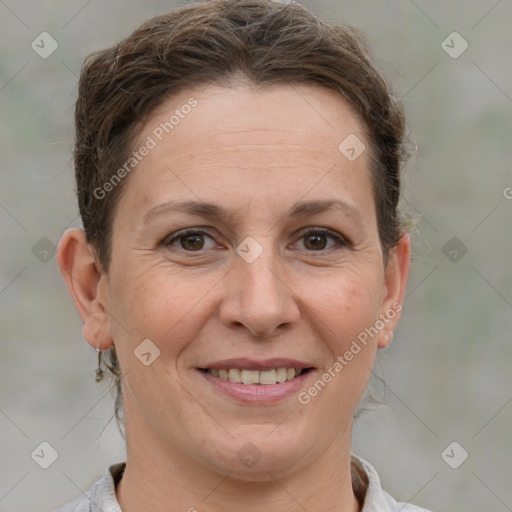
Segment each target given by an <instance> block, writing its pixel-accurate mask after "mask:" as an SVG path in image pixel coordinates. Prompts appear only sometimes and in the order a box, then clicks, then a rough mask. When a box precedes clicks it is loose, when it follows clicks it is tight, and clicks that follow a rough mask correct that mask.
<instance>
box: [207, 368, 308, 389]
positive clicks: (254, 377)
mask: <svg viewBox="0 0 512 512" xmlns="http://www.w3.org/2000/svg"><path fill="white" fill-rule="evenodd" d="M199 370H200V371H202V372H204V373H208V374H209V375H211V376H212V377H216V378H218V379H221V380H227V381H229V382H234V383H236V384H245V385H255V384H256V385H261V386H268V385H272V384H281V383H283V382H286V381H290V380H294V379H296V378H298V377H300V376H301V375H304V374H305V373H308V372H310V371H312V370H313V368H312V367H308V368H286V367H282V368H270V369H266V370H253V369H247V368H220V369H217V368H199Z"/></svg>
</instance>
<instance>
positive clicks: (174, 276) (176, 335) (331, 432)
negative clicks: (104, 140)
mask: <svg viewBox="0 0 512 512" xmlns="http://www.w3.org/2000/svg"><path fill="white" fill-rule="evenodd" d="M192 97H193V98H194V100H195V102H197V103H194V102H191V101H190V98H192ZM187 102H188V104H189V105H192V104H193V105H194V106H193V107H192V108H190V109H189V108H184V107H183V106H184V105H186V104H187ZM175 110H178V111H179V113H180V115H178V117H179V121H178V122H176V119H174V120H173V126H172V129H169V125H167V128H168V131H169V133H166V131H165V130H163V129H162V123H165V122H166V121H169V118H170V116H171V115H172V114H173V113H174V111H175ZM159 127H160V129H158V128H159ZM349 135H352V136H353V135H355V136H356V137H357V138H358V139H359V140H360V141H361V142H363V143H364V144H365V145H366V147H367V148H368V143H367V141H366V138H365V134H364V131H363V129H362V125H361V123H360V122H359V120H358V119H357V117H356V116H355V114H354V113H353V112H352V110H351V109H350V108H349V106H348V104H347V103H346V102H345V101H344V100H343V99H341V98H340V97H339V96H338V95H337V94H335V93H333V92H330V91H328V90H326V89H323V88H320V87H317V86H309V85H308V86H294V87H291V86H284V85H283V86H275V87H272V88H267V89H263V90H256V89H254V88H249V87H234V88H229V89H228V88H220V87H214V86H208V87H206V88H202V89H194V90H193V91H187V92H186V93H183V94H180V95H177V96H174V97H172V98H171V99H169V100H167V101H166V102H165V103H164V104H163V105H162V106H161V107H159V108H158V111H157V112H155V113H154V114H153V115H152V117H151V118H150V119H149V120H148V122H147V124H146V125H145V127H144V129H143V131H142V132H141V133H140V135H139V138H138V142H137V144H136V145H135V146H136V148H140V147H141V146H143V145H144V144H147V145H148V146H153V145H154V146H155V147H151V149H150V150H149V151H148V152H147V154H146V156H144V157H142V158H141V159H140V162H139V163H138V165H137V166H136V168H135V169H134V170H133V171H131V174H130V175H129V176H128V177H127V178H125V179H127V183H125V184H124V185H125V189H124V191H123V194H122V196H121V199H120V202H119V204H118V206H117V210H116V214H115V219H114V225H113V238H112V259H111V264H110V268H109V272H108V274H104V275H102V276H101V278H100V286H99V288H98V290H99V292H98V294H99V295H98V300H99V301H101V303H102V304H103V305H104V309H105V312H106V313H105V316H104V317H103V318H99V319H97V320H96V321H97V323H98V324H101V328H98V332H102V333H104V334H103V335H98V336H100V337H101V336H102V339H101V343H102V348H107V346H108V344H109V343H114V344H115V347H116V350H117V353H118V357H119V360H120V364H121V368H122V371H123V374H124V378H123V394H124V406H125V411H126V428H127V441H128V445H130V443H137V442H139V443H142V442H145V441H143V439H149V438H151V439H152V440H153V441H152V442H153V443H157V444H158V445H159V447H160V449H161V450H162V453H163V452H168V453H170V454H174V455H176V454H181V455H182V456H183V457H187V458H190V459H193V460H194V461H195V462H196V463H198V464H201V465H202V466H204V467H207V468H211V469H214V470H216V471H221V472H227V471H236V472H239V473H240V474H243V475H245V476H246V477H247V478H251V477H254V475H255V474H256V473H257V472H258V471H262V470H263V471H265V470H270V469H271V470H272V471H273V472H274V474H275V473H276V472H280V471H282V472H286V471H288V470H291V469H298V468H300V467H303V466H305V465H307V464H311V463H313V462H314V461H315V460H320V459H321V458H322V457H323V456H324V455H325V454H326V453H327V452H328V451H329V450H333V447H342V446H344V447H345V448H346V446H347V443H348V444H349V443H350V430H351V422H352V415H353V411H354V408H355V406H356V405H357V402H358V401H359V399H360V397H361V395H362V393H363V391H364V388H365V386H366V384H367V382H368V379H369V376H370V373H371V368H372V365H373V361H374V357H375V353H376V350H377V348H378V347H379V346H384V345H386V344H387V343H388V342H389V340H390V336H389V334H390V331H392V330H393V328H394V326H395V324H396V321H397V319H398V312H397V310H399V309H400V307H399V306H397V303H400V302H401V299H402V295H403V286H404V285H405V276H406V274H407V265H408V258H406V257H404V255H405V254H406V251H405V250H404V249H403V248H404V247H405V246H406V245H407V244H408V241H407V240H405V238H403V240H402V241H401V243H400V244H399V246H398V247H397V248H396V249H395V250H393V251H392V252H391V255H390V259H389V263H388V264H387V266H386V265H384V262H383V253H382V250H381V246H380V242H379V236H378V230H377V218H376V214H375V203H374V199H373V190H372V186H371V182H370V175H369V157H368V149H367V150H366V151H364V152H363V153H362V154H361V155H360V156H359V157H358V158H357V159H355V160H354V159H353V158H352V159H348V158H347V157H346V156H344V154H343V152H341V151H340V149H339V145H340V143H341V142H342V141H344V139H346V137H347V136H349ZM148 137H149V138H150V139H152V140H153V142H154V143H155V144H153V143H150V142H149V143H148V141H149V139H148ZM160 138H161V140H159V139H160ZM143 153H146V152H145V151H143ZM348 154H350V152H349V153H348ZM406 260H407V261H406ZM390 310H393V312H392V314H391V313H390ZM383 316H385V317H386V321H385V324H384V323H383V321H382V319H383ZM376 322H377V325H376ZM382 325H385V327H384V328H382ZM376 326H377V329H376V328H375V327H376ZM372 327H373V329H374V330H370V331H368V330H369V329H370V328H372ZM378 327H380V328H378ZM365 329H366V331H365ZM375 331H378V332H377V333H375ZM364 332H366V340H365V342H364V343H363V342H362V341H361V340H362V339H364V338H365V336H364V335H362V333H364ZM368 332H371V333H372V334H371V335H368ZM105 333H106V334H105ZM98 336H96V337H95V336H92V335H91V336H90V338H94V340H92V339H91V340H90V343H91V344H94V346H97V344H98V343H99V342H100V341H99V340H98ZM358 337H359V338H358ZM144 340H150V341H145V342H144V344H143V345H141V343H142V342H143V341H144ZM354 342H355V344H356V346H358V347H359V351H357V349H356V348H355V345H354ZM348 352H351V353H352V357H350V356H349V354H348ZM137 355H138V356H139V357H137ZM336 362H338V365H336ZM340 366H341V368H340ZM293 368H296V369H299V370H301V372H300V375H296V374H297V373H298V372H297V371H294V370H293ZM283 369H288V371H286V370H283ZM225 370H231V371H230V372H229V373H228V380H225V377H226V374H225ZM238 370H245V372H244V371H242V372H239V371H238ZM274 370H277V371H274ZM294 375H295V378H294ZM326 375H328V376H329V375H330V379H329V377H328V376H327V377H326ZM285 378H288V379H290V380H286V381H284V382H276V380H277V381H280V380H284V379H285ZM240 379H243V380H244V382H236V381H239V380H240ZM260 379H261V380H260ZM232 380H233V382H232ZM318 381H321V382H322V383H323V385H322V384H319V383H318ZM251 382H255V383H253V384H251ZM258 382H260V383H258ZM266 382H268V383H269V384H265V383H266ZM315 383H316V387H315ZM315 389H316V392H315ZM247 443H251V444H250V445H249V444H247ZM247 455H249V456H250V457H251V456H252V457H253V458H254V459H255V460H256V459H258V463H257V464H255V465H254V466H251V464H250V463H248V459H247Z"/></svg>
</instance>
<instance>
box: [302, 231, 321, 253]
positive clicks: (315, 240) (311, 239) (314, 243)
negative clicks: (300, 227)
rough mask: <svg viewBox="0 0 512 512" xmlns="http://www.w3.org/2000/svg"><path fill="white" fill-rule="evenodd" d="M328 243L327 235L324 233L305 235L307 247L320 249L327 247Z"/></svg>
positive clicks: (315, 249) (313, 249)
mask: <svg viewBox="0 0 512 512" xmlns="http://www.w3.org/2000/svg"><path fill="white" fill-rule="evenodd" d="M326 245H327V240H326V236H325V235H322V234H314V235H307V236H305V237H304V246H305V247H306V249H310V250H312V251H318V250H320V249H325V247H326Z"/></svg>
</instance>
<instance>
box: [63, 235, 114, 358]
mask: <svg viewBox="0 0 512 512" xmlns="http://www.w3.org/2000/svg"><path fill="white" fill-rule="evenodd" d="M56 259H57V264H58V266H59V270H60V272H61V274H62V277H63V278H64V281H65V282H66V285H67V287H68V290H69V293H70V294H71V297H72V299H73V302H74V303H75V307H76V309H77V310H78V313H79V314H80V317H81V318H82V322H83V335H84V338H85V340H86V341H87V343H89V345H91V346H92V347H94V348H99V349H100V350H106V349H108V348H109V347H111V346H112V345H113V340H112V336H111V334H110V328H109V315H108V309H107V298H106V296H105V294H104V293H102V288H103V287H102V286H100V285H101V284H102V281H103V280H104V279H106V276H105V274H102V273H101V270H100V269H99V268H98V266H97V264H96V261H95V257H94V253H93V252H92V251H91V249H90V247H89V245H88V243H87V240H86V237H85V232H84V231H83V230H82V229H70V230H68V231H66V232H65V233H64V235H63V236H62V238H61V240H60V242H59V246H58V248H57V255H56Z"/></svg>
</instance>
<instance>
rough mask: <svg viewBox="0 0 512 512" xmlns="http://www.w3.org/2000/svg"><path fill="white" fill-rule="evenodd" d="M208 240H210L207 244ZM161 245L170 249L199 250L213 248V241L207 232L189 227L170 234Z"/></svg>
mask: <svg viewBox="0 0 512 512" xmlns="http://www.w3.org/2000/svg"><path fill="white" fill-rule="evenodd" d="M208 240H209V241H210V242H209V244H208ZM163 245H164V246H165V247H169V248H172V249H178V250H179V249H181V250H184V251H186V252H199V251H202V250H206V249H213V247H214V246H215V242H214V240H213V238H212V237H211V236H210V235H208V234H207V233H204V232H203V231H197V230H194V229H191V230H184V231H181V232H179V233H175V234H173V235H170V236H169V237H167V239H166V240H164V241H163Z"/></svg>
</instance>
